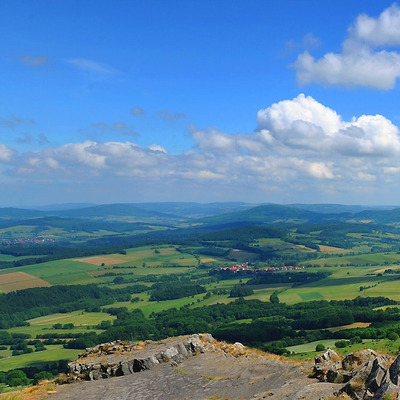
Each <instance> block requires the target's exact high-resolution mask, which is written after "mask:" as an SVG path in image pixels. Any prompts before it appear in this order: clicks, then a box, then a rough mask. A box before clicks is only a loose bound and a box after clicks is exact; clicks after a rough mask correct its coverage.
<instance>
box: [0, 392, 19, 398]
mask: <svg viewBox="0 0 400 400" xmlns="http://www.w3.org/2000/svg"><path fill="white" fill-rule="evenodd" d="M0 400H23V396H22V394H21V392H10V393H2V394H0Z"/></svg>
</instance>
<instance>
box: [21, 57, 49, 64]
mask: <svg viewBox="0 0 400 400" xmlns="http://www.w3.org/2000/svg"><path fill="white" fill-rule="evenodd" d="M19 59H20V60H21V62H22V63H23V64H25V65H27V66H29V67H42V66H44V65H47V64H48V62H49V59H48V57H46V56H33V55H31V54H21V55H20V56H19Z"/></svg>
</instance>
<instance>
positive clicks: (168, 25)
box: [0, 0, 400, 207]
mask: <svg viewBox="0 0 400 400" xmlns="http://www.w3.org/2000/svg"><path fill="white" fill-rule="evenodd" d="M0 35H1V36H0V37H1V41H0V50H1V51H0V183H1V187H2V191H1V196H0V206H17V207H22V206H31V205H42V204H49V203H63V202H94V203H111V202H142V201H199V202H213V201H247V202H255V203H258V202H276V203H295V202H303V203H344V204H400V201H399V196H400V187H399V184H398V182H399V178H400V157H399V156H400V130H399V127H400V109H399V106H398V104H399V84H398V77H399V76H400V5H398V4H396V3H393V2H387V1H379V2H377V1H362V2H361V1H341V0H339V1H335V2H327V1H311V0H302V1H293V0H290V1H289V0H284V1H272V0H271V1H256V0H248V1H223V0H220V1H215V0H214V1H208V0H202V1H190V0H186V1H184V0H181V1H161V0H159V1H133V0H131V1H123V0H116V1H111V0H96V1H93V0H85V1H76V0H60V1H50V0H49V1H45V0H35V1H32V0H19V1H14V2H7V1H3V2H0Z"/></svg>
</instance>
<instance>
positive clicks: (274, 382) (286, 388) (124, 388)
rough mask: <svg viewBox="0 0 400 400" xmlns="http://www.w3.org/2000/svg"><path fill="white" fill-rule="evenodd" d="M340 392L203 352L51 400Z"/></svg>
mask: <svg viewBox="0 0 400 400" xmlns="http://www.w3.org/2000/svg"><path fill="white" fill-rule="evenodd" d="M308 367H309V366H308ZM341 386H342V385H340V384H339V385H338V384H327V383H317V382H316V381H315V379H309V378H307V371H305V370H304V367H302V366H299V365H292V364H290V363H284V362H281V361H279V360H275V359H274V358H271V357H268V356H261V355H254V356H249V355H244V356H240V357H233V356H232V355H230V354H226V353H222V352H205V353H201V354H198V355H196V356H194V357H190V358H188V359H186V360H184V361H183V362H182V363H180V364H178V365H176V363H175V364H173V365H171V364H170V363H164V364H160V365H157V366H156V367H154V368H152V369H151V370H145V371H142V372H140V373H135V374H131V375H126V376H121V377H114V378H109V379H102V380H98V381H90V382H76V383H72V384H68V385H62V386H57V389H56V391H57V393H55V394H52V395H51V397H50V399H51V400H72V399H74V400H76V399H85V400H99V399H110V400H132V399H141V400H154V399H160V400H189V399H193V400H204V399H213V400H214V399H215V400H217V399H221V400H223V399H227V398H228V399H265V398H269V399H293V400H300V399H307V400H319V399H324V398H328V397H329V395H331V394H332V393H334V392H335V391H337V390H338V389H339V388H340V387H341Z"/></svg>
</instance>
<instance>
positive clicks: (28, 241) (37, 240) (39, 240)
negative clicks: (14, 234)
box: [0, 236, 55, 245]
mask: <svg viewBox="0 0 400 400" xmlns="http://www.w3.org/2000/svg"><path fill="white" fill-rule="evenodd" d="M53 242H55V240H54V239H51V238H44V237H39V236H37V237H33V238H19V239H3V240H0V244H5V245H12V244H41V243H53Z"/></svg>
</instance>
